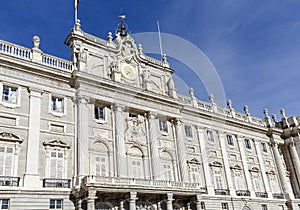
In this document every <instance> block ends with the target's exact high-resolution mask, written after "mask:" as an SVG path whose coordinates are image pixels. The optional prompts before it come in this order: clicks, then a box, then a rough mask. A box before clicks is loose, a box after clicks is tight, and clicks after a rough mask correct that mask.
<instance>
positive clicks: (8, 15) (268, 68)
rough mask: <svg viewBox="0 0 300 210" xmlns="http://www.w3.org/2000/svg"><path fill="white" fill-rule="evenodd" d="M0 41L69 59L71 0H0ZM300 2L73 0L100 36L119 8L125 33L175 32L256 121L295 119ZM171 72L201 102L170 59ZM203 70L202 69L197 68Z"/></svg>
mask: <svg viewBox="0 0 300 210" xmlns="http://www.w3.org/2000/svg"><path fill="white" fill-rule="evenodd" d="M0 4H1V7H0V20H1V21H0V28H1V30H0V39H2V40H6V41H9V42H13V43H16V44H19V45H22V46H25V47H31V46H32V44H31V39H32V37H33V36H34V35H38V36H39V37H40V38H41V46H40V48H41V49H42V50H43V51H44V52H46V53H48V54H52V55H55V56H58V57H63V58H66V59H68V58H69V49H68V47H67V46H65V45H64V40H65V38H66V37H67V34H68V33H69V31H70V29H71V28H72V27H73V24H74V9H73V8H74V7H73V4H74V1H73V0H48V1H45V0H30V1H28V0H14V1H1V3H0ZM299 9H300V1H299V0H285V1H282V0H264V1H261V0H152V1H149V0H147V1H146V0H138V1H137V0H135V1H134V0H126V1H125V0H111V1H104V0H80V4H79V14H78V16H79V19H80V20H81V23H82V29H83V30H84V31H86V32H88V33H91V34H94V35H96V36H99V37H102V38H105V37H106V36H107V33H108V32H109V31H114V30H115V28H116V25H117V24H118V22H119V19H118V18H117V16H118V15H119V14H120V12H121V11H123V12H124V13H125V14H126V16H127V18H126V22H127V24H128V25H129V27H130V29H131V31H132V33H139V32H153V31H157V26H156V21H157V20H159V23H160V29H161V31H162V32H163V33H169V34H174V35H177V36H179V37H181V38H183V39H186V40H188V41H190V42H192V43H193V44H194V45H196V46H197V47H198V48H199V49H201V50H202V51H203V52H204V53H205V55H206V56H207V57H208V58H209V59H210V61H211V62H212V63H213V65H214V66H215V68H216V70H217V72H218V74H219V75H220V78H221V80H222V83H223V86H224V89H225V93H226V98H227V99H231V100H232V102H233V107H234V108H235V109H236V110H238V111H243V106H244V105H245V104H247V105H248V106H249V112H250V113H251V114H253V115H255V116H259V117H263V114H262V112H263V109H264V108H268V109H269V113H270V114H273V113H275V114H277V116H278V118H281V116H280V114H279V110H280V108H285V110H286V113H287V115H288V116H291V115H300V110H299V107H300V97H299V94H298V93H299V87H298V86H299V85H298V84H299V82H298V80H299V78H300V71H299V69H300V59H299V57H300V13H299ZM169 61H170V62H171V65H172V66H173V67H174V68H175V71H176V75H178V76H179V77H181V78H182V79H183V80H184V82H186V83H188V84H189V85H190V86H192V87H194V89H195V94H196V96H197V97H198V98H199V99H201V100H204V101H208V94H207V93H206V90H205V88H204V87H203V85H202V84H201V82H199V80H195V77H193V75H192V74H190V73H187V72H190V71H189V70H188V69H187V68H186V66H185V65H184V64H182V63H180V62H178V61H177V60H174V59H169ZM203 71H205V69H203Z"/></svg>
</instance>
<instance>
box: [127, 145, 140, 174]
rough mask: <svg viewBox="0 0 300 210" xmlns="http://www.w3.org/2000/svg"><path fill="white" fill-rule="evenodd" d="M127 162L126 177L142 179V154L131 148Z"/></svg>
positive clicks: (137, 149) (138, 150)
mask: <svg viewBox="0 0 300 210" xmlns="http://www.w3.org/2000/svg"><path fill="white" fill-rule="evenodd" d="M127 161H128V166H129V167H128V169H129V170H128V176H129V177H133V178H137V179H144V163H143V153H142V151H141V150H140V149H139V148H137V147H132V148H130V150H129V151H128V153H127Z"/></svg>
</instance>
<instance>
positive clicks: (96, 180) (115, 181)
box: [83, 175, 207, 193]
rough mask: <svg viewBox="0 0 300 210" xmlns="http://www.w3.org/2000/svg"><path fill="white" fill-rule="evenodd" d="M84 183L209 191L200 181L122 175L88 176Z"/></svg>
mask: <svg viewBox="0 0 300 210" xmlns="http://www.w3.org/2000/svg"><path fill="white" fill-rule="evenodd" d="M83 184H95V185H110V186H114V185H115V186H116V187H125V188H128V186H134V187H137V186H138V187H143V188H145V187H146V188H168V189H175V190H176V189H178V190H179V189H181V190H182V189H184V190H195V191H197V192H199V193H207V190H206V187H204V186H201V185H199V184H198V183H183V182H175V181H166V180H149V179H136V178H120V177H100V176H92V175H91V176H86V177H84V179H83Z"/></svg>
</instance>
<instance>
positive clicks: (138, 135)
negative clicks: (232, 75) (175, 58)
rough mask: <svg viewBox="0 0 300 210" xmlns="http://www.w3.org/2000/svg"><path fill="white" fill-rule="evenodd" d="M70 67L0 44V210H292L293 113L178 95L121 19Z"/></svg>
mask: <svg viewBox="0 0 300 210" xmlns="http://www.w3.org/2000/svg"><path fill="white" fill-rule="evenodd" d="M65 43H66V45H67V46H69V47H70V51H71V60H70V61H67V60H64V59H61V58H58V57H55V56H51V55H48V54H45V53H44V52H43V51H42V50H41V49H40V47H39V45H40V40H39V38H38V37H37V36H35V37H34V38H33V48H32V49H28V48H24V47H22V46H18V45H15V44H13V43H8V42H5V41H0V189H1V190H0V207H1V208H0V209H22V210H23V209H24V210H25V209H39V210H41V209H43V210H44V209H65V210H66V209H67V210H72V209H73V210H75V209H76V210H91V209H92V210H95V209H97V210H104V209H105V210H118V209H124V210H125V209H126V210H133V209H138V210H146V209H147V210H159V209H164V210H171V209H180V210H183V209H187V210H189V209H191V210H201V209H206V210H209V209H211V210H215V209H235V210H237V209H242V210H254V209H255V210H257V209H262V210H266V209H268V210H278V209H280V210H281V209H282V210H283V209H299V208H300V207H299V205H300V199H298V198H299V195H300V186H299V183H300V162H299V155H300V145H299V123H300V118H299V117H290V118H287V117H286V116H285V113H284V110H282V119H281V120H280V121H278V120H277V119H276V116H272V118H273V119H272V120H271V119H270V117H269V115H268V113H267V110H265V119H260V118H257V117H254V116H252V115H251V114H250V113H249V111H248V107H247V106H245V107H244V110H245V113H239V112H237V111H235V110H234V108H233V107H232V103H231V101H228V107H221V106H219V105H217V104H216V103H215V102H214V99H213V96H212V95H211V96H210V102H204V101H200V100H198V99H197V98H196V97H195V96H194V91H193V89H191V90H190V96H182V95H179V94H177V93H176V89H175V87H174V81H173V79H172V74H173V72H174V70H173V69H172V68H171V67H170V65H169V63H168V62H167V59H166V56H165V55H164V56H163V57H162V60H161V61H160V60H156V59H154V58H151V57H149V56H147V55H145V54H144V53H143V49H142V45H136V43H135V41H134V40H133V38H132V37H131V35H130V33H129V31H128V28H127V25H126V24H125V23H124V20H123V18H121V22H120V24H119V25H118V27H117V30H116V33H115V34H114V35H113V34H112V33H109V34H108V37H107V39H105V40H104V39H101V38H98V37H95V36H93V35H90V34H88V33H86V32H84V31H83V30H82V29H81V26H80V22H79V21H78V22H77V23H76V25H75V27H74V28H73V29H72V30H71V32H70V34H69V35H68V37H67V39H66V42H65Z"/></svg>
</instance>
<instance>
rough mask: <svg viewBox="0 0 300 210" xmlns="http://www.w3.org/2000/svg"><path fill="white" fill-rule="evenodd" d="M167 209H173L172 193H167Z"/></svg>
mask: <svg viewBox="0 0 300 210" xmlns="http://www.w3.org/2000/svg"><path fill="white" fill-rule="evenodd" d="M167 210H173V193H167Z"/></svg>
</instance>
